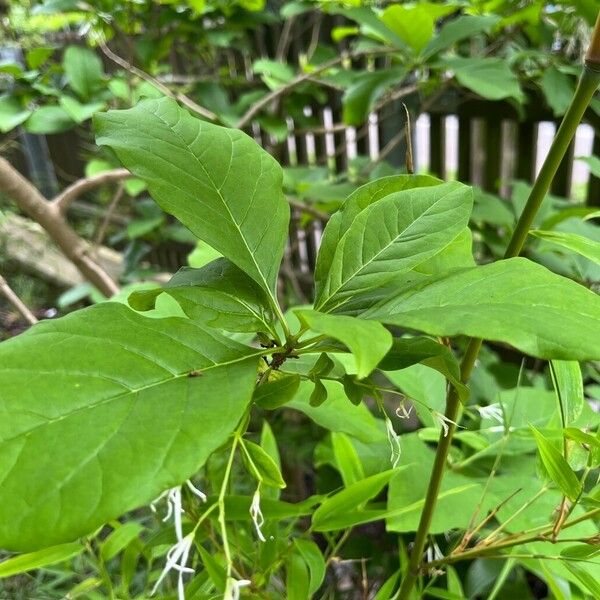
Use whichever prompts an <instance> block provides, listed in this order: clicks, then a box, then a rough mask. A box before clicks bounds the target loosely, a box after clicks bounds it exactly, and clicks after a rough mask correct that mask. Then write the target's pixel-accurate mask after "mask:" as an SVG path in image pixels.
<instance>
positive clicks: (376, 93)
mask: <svg viewBox="0 0 600 600" xmlns="http://www.w3.org/2000/svg"><path fill="white" fill-rule="evenodd" d="M404 77H406V68H405V67H391V68H389V69H384V70H380V71H373V72H371V73H362V74H361V75H360V76H359V77H358V80H357V82H356V83H354V84H352V85H351V86H350V87H349V88H348V89H347V90H346V91H345V93H344V97H343V98H342V103H343V107H344V111H343V116H344V123H347V124H348V125H361V124H362V123H364V122H365V119H366V118H367V116H368V114H369V111H370V110H371V109H372V108H373V105H374V104H375V102H376V101H377V100H378V99H379V97H380V96H381V95H382V94H383V93H384V92H385V91H386V90H387V89H388V88H390V87H392V86H393V85H397V84H399V83H401V82H402V80H403V79H404Z"/></svg>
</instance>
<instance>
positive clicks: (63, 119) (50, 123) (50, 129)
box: [25, 106, 75, 135]
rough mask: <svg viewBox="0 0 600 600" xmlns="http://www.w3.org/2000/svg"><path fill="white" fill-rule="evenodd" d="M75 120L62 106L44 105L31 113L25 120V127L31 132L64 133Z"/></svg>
mask: <svg viewBox="0 0 600 600" xmlns="http://www.w3.org/2000/svg"><path fill="white" fill-rule="evenodd" d="M74 125H75V121H73V119H71V117H70V116H69V114H68V113H67V111H66V110H64V109H63V108H61V107H60V106H42V107H40V108H37V109H36V110H34V111H33V113H31V116H30V117H29V118H28V119H27V121H25V129H27V131H29V133H37V134H40V135H47V134H52V133H62V132H63V131H67V130H68V129H71V128H72V127H73V126H74Z"/></svg>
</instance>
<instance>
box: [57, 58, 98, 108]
mask: <svg viewBox="0 0 600 600" xmlns="http://www.w3.org/2000/svg"><path fill="white" fill-rule="evenodd" d="M63 68H64V70H65V74H66V76H67V79H68V80H69V85H70V86H71V88H73V90H75V91H76V92H77V93H78V94H79V96H80V97H81V99H82V100H89V98H90V96H92V95H93V93H94V92H95V91H96V90H98V88H99V87H100V86H101V84H102V75H103V73H104V71H103V69H102V61H101V60H100V59H99V58H98V56H97V55H96V54H95V53H94V52H92V50H90V49H89V48H83V47H81V46H69V47H68V48H67V49H66V50H65V54H64V56H63Z"/></svg>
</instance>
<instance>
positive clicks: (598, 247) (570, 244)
mask: <svg viewBox="0 0 600 600" xmlns="http://www.w3.org/2000/svg"><path fill="white" fill-rule="evenodd" d="M529 233H530V234H531V235H533V236H535V237H537V238H540V239H541V240H544V241H546V242H551V243H552V244H556V245H557V246H561V247H562V248H566V249H567V250H572V251H573V252H577V254H581V256H585V258H588V259H589V260H591V261H593V262H595V263H596V264H597V265H600V243H599V242H596V241H594V240H591V239H590V238H587V237H585V236H583V235H577V234H576V233H568V232H566V231H542V230H539V229H536V230H533V231H530V232H529Z"/></svg>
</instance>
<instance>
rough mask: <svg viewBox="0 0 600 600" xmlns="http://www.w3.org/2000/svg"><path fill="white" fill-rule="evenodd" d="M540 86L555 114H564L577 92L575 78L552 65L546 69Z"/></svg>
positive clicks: (557, 115) (558, 115)
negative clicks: (574, 83)
mask: <svg viewBox="0 0 600 600" xmlns="http://www.w3.org/2000/svg"><path fill="white" fill-rule="evenodd" d="M540 86H541V88H542V91H543V92H544V96H545V97H546V102H548V105H549V106H550V108H551V109H552V112H553V113H554V116H556V117H560V116H562V115H564V114H565V111H566V110H567V108H569V105H570V104H571V99H572V98H573V94H574V92H575V88H574V85H573V79H572V78H571V77H569V76H568V75H567V74H566V73H562V72H561V71H559V70H558V69H557V68H556V67H554V66H550V67H548V68H546V69H544V73H543V75H542V78H541V79H540Z"/></svg>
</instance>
